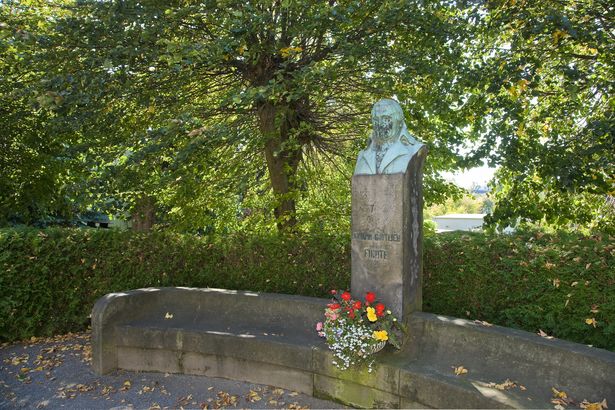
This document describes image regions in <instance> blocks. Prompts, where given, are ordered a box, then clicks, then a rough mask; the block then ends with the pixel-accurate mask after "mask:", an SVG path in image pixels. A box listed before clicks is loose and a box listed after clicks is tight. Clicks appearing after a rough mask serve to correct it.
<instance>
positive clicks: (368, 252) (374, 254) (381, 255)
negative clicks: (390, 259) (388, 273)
mask: <svg viewBox="0 0 615 410" xmlns="http://www.w3.org/2000/svg"><path fill="white" fill-rule="evenodd" d="M363 256H365V257H366V258H367V259H386V258H387V251H386V250H384V249H371V248H365V249H364V250H363Z"/></svg>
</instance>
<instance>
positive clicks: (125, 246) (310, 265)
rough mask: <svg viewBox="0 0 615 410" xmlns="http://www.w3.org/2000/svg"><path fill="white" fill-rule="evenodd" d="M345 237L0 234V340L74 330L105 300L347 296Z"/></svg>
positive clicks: (64, 232) (52, 231)
mask: <svg viewBox="0 0 615 410" xmlns="http://www.w3.org/2000/svg"><path fill="white" fill-rule="evenodd" d="M348 238H349V237H348V236H346V237H331V236H317V235H311V236H309V237H294V238H289V237H283V236H278V235H271V236H260V237H246V236H239V235H237V236H227V237H224V238H218V239H214V240H208V239H205V238H200V237H196V236H192V235H179V234H173V233H167V232H152V233H134V232H131V231H116V230H95V229H61V228H53V229H46V230H37V229H2V230H0V340H16V339H24V338H28V337H30V336H32V335H37V336H43V335H52V334H57V333H63V332H67V331H74V330H78V329H83V328H85V326H86V325H87V323H88V322H89V319H88V316H89V314H90V311H91V309H92V306H93V304H94V302H95V301H96V300H97V299H98V298H99V297H101V296H103V295H105V294H106V293H109V292H117V291H122V290H127V289H135V288H142V287H149V286H153V287H156V286H192V287H219V288H227V289H238V290H241V289H246V290H247V289H249V290H255V291H262V292H277V293H289V294H303V295H308V296H324V295H326V294H327V290H328V289H332V288H336V287H338V286H342V287H348V286H349V282H350V276H349V272H350V261H349V258H348V254H349V249H348V247H349V239H348Z"/></svg>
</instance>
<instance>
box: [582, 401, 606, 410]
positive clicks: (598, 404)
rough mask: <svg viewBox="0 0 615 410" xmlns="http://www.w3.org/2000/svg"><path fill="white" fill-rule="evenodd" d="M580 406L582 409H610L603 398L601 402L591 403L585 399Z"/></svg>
mask: <svg viewBox="0 0 615 410" xmlns="http://www.w3.org/2000/svg"><path fill="white" fill-rule="evenodd" d="M579 406H580V407H581V408H582V409H585V410H602V409H608V407H607V405H606V399H604V400H602V401H601V402H595V403H590V402H588V401H587V400H583V401H582V402H581V404H580V405H579Z"/></svg>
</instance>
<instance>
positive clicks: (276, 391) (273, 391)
mask: <svg viewBox="0 0 615 410" xmlns="http://www.w3.org/2000/svg"><path fill="white" fill-rule="evenodd" d="M271 394H273V395H274V396H281V395H283V394H284V390H282V389H273V390H272V391H271Z"/></svg>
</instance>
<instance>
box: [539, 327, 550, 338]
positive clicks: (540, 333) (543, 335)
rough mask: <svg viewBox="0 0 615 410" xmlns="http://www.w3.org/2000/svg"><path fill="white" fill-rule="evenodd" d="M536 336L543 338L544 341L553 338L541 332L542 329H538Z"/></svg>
mask: <svg viewBox="0 0 615 410" xmlns="http://www.w3.org/2000/svg"><path fill="white" fill-rule="evenodd" d="M537 335H538V336H540V337H544V338H545V339H553V336H549V335H548V334H546V333H545V332H543V330H542V329H538V333H537Z"/></svg>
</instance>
